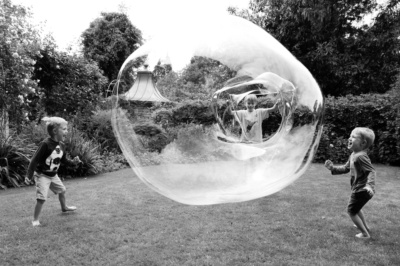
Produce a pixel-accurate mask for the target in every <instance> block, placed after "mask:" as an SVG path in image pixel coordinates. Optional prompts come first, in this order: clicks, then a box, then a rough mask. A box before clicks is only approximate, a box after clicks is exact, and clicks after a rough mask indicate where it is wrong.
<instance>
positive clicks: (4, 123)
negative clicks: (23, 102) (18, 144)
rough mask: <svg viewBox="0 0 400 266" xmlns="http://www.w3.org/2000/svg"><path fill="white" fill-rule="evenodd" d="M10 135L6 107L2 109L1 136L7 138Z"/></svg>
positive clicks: (0, 118)
mask: <svg viewBox="0 0 400 266" xmlns="http://www.w3.org/2000/svg"><path fill="white" fill-rule="evenodd" d="M9 135H10V127H9V124H8V112H7V110H6V109H1V110H0V138H2V139H7V138H8V136H9Z"/></svg>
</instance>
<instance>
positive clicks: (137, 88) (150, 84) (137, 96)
mask: <svg viewBox="0 0 400 266" xmlns="http://www.w3.org/2000/svg"><path fill="white" fill-rule="evenodd" d="M124 96H125V98H126V100H129V101H141V102H169V100H168V99H167V98H165V97H164V96H162V95H161V93H160V92H159V91H158V89H157V87H156V85H155V84H154V81H153V73H152V72H151V71H148V70H141V71H138V72H137V78H136V80H135V83H133V85H132V87H131V88H130V89H129V91H127V92H126V93H125V94H124Z"/></svg>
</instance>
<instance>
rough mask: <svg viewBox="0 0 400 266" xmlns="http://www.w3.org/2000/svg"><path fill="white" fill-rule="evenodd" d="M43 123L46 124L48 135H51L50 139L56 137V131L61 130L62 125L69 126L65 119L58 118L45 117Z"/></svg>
mask: <svg viewBox="0 0 400 266" xmlns="http://www.w3.org/2000/svg"><path fill="white" fill-rule="evenodd" d="M42 121H44V122H46V129H47V133H49V135H50V137H53V136H54V129H56V128H59V127H60V126H61V125H62V124H68V122H67V121H66V120H65V119H64V118H61V117H57V116H53V117H43V118H42Z"/></svg>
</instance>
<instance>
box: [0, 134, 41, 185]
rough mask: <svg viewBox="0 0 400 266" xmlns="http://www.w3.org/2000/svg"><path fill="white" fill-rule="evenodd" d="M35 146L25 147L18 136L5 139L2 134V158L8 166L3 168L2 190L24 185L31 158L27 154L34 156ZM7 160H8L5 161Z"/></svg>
mask: <svg viewBox="0 0 400 266" xmlns="http://www.w3.org/2000/svg"><path fill="white" fill-rule="evenodd" d="M33 152H34V145H32V144H30V145H25V143H24V141H23V140H22V139H20V138H18V137H17V136H10V137H7V138H4V135H3V133H2V132H0V158H1V159H3V161H4V162H7V164H8V165H7V166H5V167H1V171H0V188H2V189H5V188H7V187H19V186H21V184H23V182H24V180H25V176H26V174H27V170H28V166H29V158H28V157H27V155H26V154H33ZM4 159H6V160H4Z"/></svg>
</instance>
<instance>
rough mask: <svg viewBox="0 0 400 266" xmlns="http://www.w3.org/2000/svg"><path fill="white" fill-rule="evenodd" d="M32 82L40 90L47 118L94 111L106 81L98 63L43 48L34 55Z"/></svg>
mask: <svg viewBox="0 0 400 266" xmlns="http://www.w3.org/2000/svg"><path fill="white" fill-rule="evenodd" d="M36 60H37V62H36V64H35V71H34V75H33V79H35V80H37V82H38V84H39V87H40V101H41V106H42V107H43V109H44V111H45V112H46V113H47V114H48V115H62V116H66V117H68V116H71V115H74V114H76V113H80V112H86V111H91V110H94V108H95V106H96V104H97V101H98V99H99V97H100V96H101V95H102V93H103V92H104V91H105V89H106V86H107V79H106V78H105V77H104V76H103V75H102V74H101V71H100V69H99V68H98V66H97V64H96V63H94V62H90V61H88V60H86V59H85V58H83V57H81V56H78V55H69V54H67V53H65V52H59V51H57V50H56V47H55V46H54V45H52V44H48V45H46V46H45V47H44V48H43V49H42V50H41V51H40V54H39V55H38V56H37V59H36Z"/></svg>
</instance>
